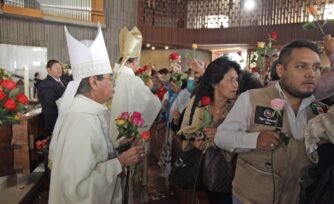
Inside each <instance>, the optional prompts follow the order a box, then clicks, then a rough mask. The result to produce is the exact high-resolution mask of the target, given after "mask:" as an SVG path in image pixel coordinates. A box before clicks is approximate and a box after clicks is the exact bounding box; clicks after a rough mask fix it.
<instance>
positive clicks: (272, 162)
mask: <svg viewBox="0 0 334 204" xmlns="http://www.w3.org/2000/svg"><path fill="white" fill-rule="evenodd" d="M271 169H272V175H273V204H274V203H275V191H276V190H275V176H274V150H271Z"/></svg>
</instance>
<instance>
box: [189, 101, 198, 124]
mask: <svg viewBox="0 0 334 204" xmlns="http://www.w3.org/2000/svg"><path fill="white" fill-rule="evenodd" d="M198 102H199V97H198V96H195V99H194V102H193V106H192V107H191V112H190V119H189V125H191V123H192V121H193V117H194V113H195V110H196V108H197V106H198Z"/></svg>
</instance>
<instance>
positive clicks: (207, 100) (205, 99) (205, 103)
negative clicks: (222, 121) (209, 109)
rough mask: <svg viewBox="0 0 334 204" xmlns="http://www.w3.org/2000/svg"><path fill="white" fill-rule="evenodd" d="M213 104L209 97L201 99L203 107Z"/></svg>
mask: <svg viewBox="0 0 334 204" xmlns="http://www.w3.org/2000/svg"><path fill="white" fill-rule="evenodd" d="M210 104H211V99H210V97H209V96H202V98H201V105H202V106H208V105H210Z"/></svg>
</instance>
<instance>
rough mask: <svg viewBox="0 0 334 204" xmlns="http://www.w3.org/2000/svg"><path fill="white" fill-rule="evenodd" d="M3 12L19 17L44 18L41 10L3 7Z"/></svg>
mask: <svg viewBox="0 0 334 204" xmlns="http://www.w3.org/2000/svg"><path fill="white" fill-rule="evenodd" d="M2 10H3V12H4V13H6V14H13V15H19V16H29V17H33V18H42V17H43V14H42V11H41V10H39V9H32V8H23V7H16V6H10V5H3V7H2Z"/></svg>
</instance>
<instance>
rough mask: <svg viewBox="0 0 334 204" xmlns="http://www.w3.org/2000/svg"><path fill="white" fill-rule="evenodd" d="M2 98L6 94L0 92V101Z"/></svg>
mask: <svg viewBox="0 0 334 204" xmlns="http://www.w3.org/2000/svg"><path fill="white" fill-rule="evenodd" d="M4 98H6V94H5V93H4V92H3V91H2V90H0V100H2V99H4Z"/></svg>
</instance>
